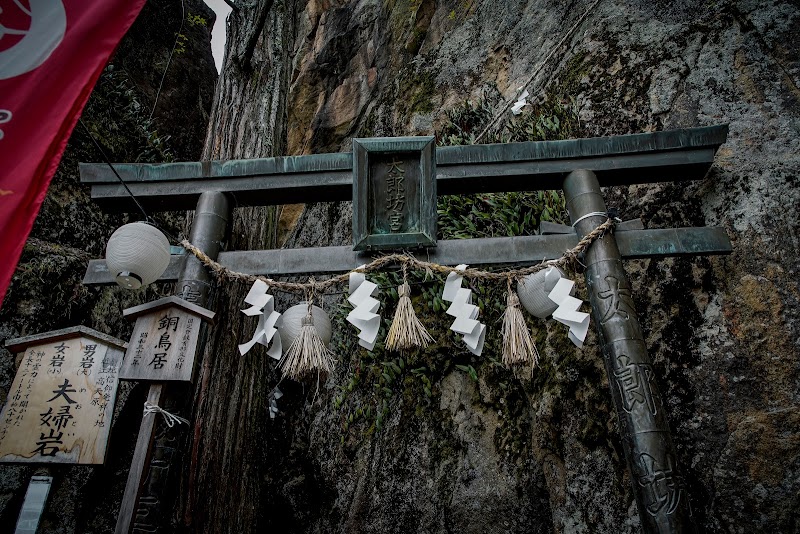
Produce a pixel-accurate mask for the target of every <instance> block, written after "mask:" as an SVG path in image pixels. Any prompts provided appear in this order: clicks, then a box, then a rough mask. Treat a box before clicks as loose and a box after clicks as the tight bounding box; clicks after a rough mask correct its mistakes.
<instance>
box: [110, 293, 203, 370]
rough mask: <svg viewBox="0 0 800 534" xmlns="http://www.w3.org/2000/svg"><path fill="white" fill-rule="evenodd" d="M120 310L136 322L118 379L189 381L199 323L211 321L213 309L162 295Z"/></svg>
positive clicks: (192, 367)
mask: <svg viewBox="0 0 800 534" xmlns="http://www.w3.org/2000/svg"><path fill="white" fill-rule="evenodd" d="M123 314H124V315H125V317H127V318H128V319H136V324H135V325H134V327H133V334H132V335H131V341H130V344H129V345H128V351H127V352H126V353H125V359H124V361H123V363H122V369H120V372H119V377H120V379H121V380H145V381H152V382H166V381H185V382H191V381H192V370H193V369H194V358H195V353H196V352H197V338H198V336H199V335H200V323H201V322H202V321H206V322H208V323H211V322H213V319H214V313H213V312H210V311H208V310H206V309H205V308H202V307H200V306H198V305H196V304H192V303H191V302H188V301H186V300H183V299H181V298H178V297H166V298H163V299H159V300H156V301H154V302H149V303H147V304H142V305H141V306H136V307H134V308H128V309H127V310H125V311H124V312H123Z"/></svg>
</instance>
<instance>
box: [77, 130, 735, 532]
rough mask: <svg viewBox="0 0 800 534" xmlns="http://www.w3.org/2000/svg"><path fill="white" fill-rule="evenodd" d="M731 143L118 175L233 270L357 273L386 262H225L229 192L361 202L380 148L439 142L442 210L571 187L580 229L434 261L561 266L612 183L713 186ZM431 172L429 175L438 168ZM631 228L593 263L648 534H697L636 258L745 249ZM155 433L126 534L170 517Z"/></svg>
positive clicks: (628, 143)
mask: <svg viewBox="0 0 800 534" xmlns="http://www.w3.org/2000/svg"><path fill="white" fill-rule="evenodd" d="M727 133H728V128H727V126H726V125H724V126H713V127H704V128H692V129H685V130H675V131H667V132H656V133H647V134H635V135H623V136H616V137H606V138H592V139H576V140H567V141H544V142H526V143H506V144H495V145H470V146H458V147H440V148H436V149H435V150H434V149H433V148H432V138H419V137H417V138H380V139H371V140H366V139H365V140H357V141H356V142H354V154H355V155H354V154H348V153H338V154H320V155H312V156H288V157H279V158H264V159H254V160H233V161H213V162H209V161H206V162H195V163H168V164H152V165H149V164H119V165H115V166H114V168H115V169H116V171H117V173H118V174H119V176H120V177H121V179H122V180H124V181H125V182H126V184H127V187H128V188H129V189H130V191H131V192H132V193H133V195H135V196H136V198H137V199H138V201H139V202H140V203H141V204H142V205H143V206H144V207H145V209H148V210H152V211H158V210H162V211H163V210H178V209H192V208H193V207H195V205H196V217H195V220H194V223H193V227H192V230H191V235H190V240H191V241H192V242H193V243H194V244H195V245H196V246H198V247H199V248H200V249H201V250H203V251H205V252H206V253H207V254H208V255H209V256H210V257H212V258H213V259H217V260H218V261H219V262H220V263H221V264H222V265H223V266H225V267H228V268H230V269H232V270H236V271H240V272H245V273H249V274H256V275H267V276H273V277H274V276H278V275H289V274H300V273H332V272H346V271H349V270H351V269H353V268H355V267H357V266H358V265H361V264H363V263H365V261H368V260H369V258H370V257H371V256H372V254H371V253H370V252H358V251H354V250H353V247H350V246H343V247H325V248H306V249H280V250H261V251H225V252H221V251H220V249H221V241H222V239H223V236H224V234H225V228H226V224H227V221H228V220H229V218H230V209H231V208H230V203H229V201H228V195H233V196H235V197H237V198H239V199H242V200H244V199H246V203H247V205H274V204H290V203H307V202H319V201H323V202H330V201H344V200H351V199H354V189H355V190H356V192H357V190H358V188H359V187H363V186H359V185H358V184H359V183H362V182H361V181H360V180H359V176H356V175H358V174H359V173H363V172H364V171H363V167H362V166H360V163H359V157H361V156H359V150H360V149H359V148H358V147H360V146H362V145H368V146H369V147H370V148H369V150H370V151H371V152H373V153H376V154H382V153H387V154H392V153H397V152H398V151H404V150H405V151H408V150H417V149H418V148H420V147H421V146H423V145H425V146H428V147H430V148H429V149H428V150H429V152H430V154H429V156H428V163H427V165H428V167H427V168H428V169H429V172H430V174H431V177H430V179H431V180H433V184H434V186H433V192H432V195H431V196H432V199H433V202H434V203H435V199H436V191H437V189H438V194H441V195H453V194H466V193H478V192H501V191H525V190H543V189H558V188H563V190H564V193H565V195H566V202H567V208H568V210H569V215H570V219H571V220H572V223H573V227H574V228H573V227H562V226H560V225H546V226H547V228H545V227H543V228H542V234H552V235H536V236H522V237H510V238H488V239H464V240H450V241H439V242H438V244H437V245H436V247H435V248H428V249H426V250H425V251H424V253H425V256H426V259H429V261H435V262H437V263H440V264H449V265H455V264H460V263H467V264H487V263H491V264H510V265H519V266H522V265H532V264H535V263H539V262H541V261H543V260H547V259H554V258H557V257H560V256H561V255H562V253H563V251H564V250H566V249H568V248H571V247H573V246H575V245H576V244H577V242H578V240H579V239H580V238H581V237H583V236H584V235H586V234H587V233H588V232H590V231H591V230H592V229H593V228H594V227H596V226H597V225H598V224H599V223H600V222H602V221H604V220H605V218H606V215H605V214H606V212H607V209H606V205H605V202H604V201H603V197H602V195H601V190H600V188H601V186H602V187H605V186H612V185H628V184H634V183H651V182H660V181H683V180H700V179H703V178H704V177H705V176H706V173H707V172H708V170H709V168H710V167H711V165H712V163H713V161H714V155H715V153H716V151H717V149H718V148H719V146H720V145H721V144H722V143H724V142H725V140H726V138H727ZM426 143H427V145H426ZM423 151H424V149H423ZM362 156H363V154H362ZM422 161H423V163H424V161H425V160H424V158H423V160H422ZM420 168H421V169H422V171H421V172H422V174H424V173H425V164H422V165H420ZM80 172H81V180H82V181H83V182H84V183H87V184H90V185H91V186H92V198H93V199H94V200H95V201H96V202H98V203H99V204H100V205H101V206H102V207H104V208H106V209H109V210H114V211H133V210H134V209H135V204H134V202H133V200H132V199H131V198H130V195H129V193H128V192H127V191H126V189H125V188H124V186H123V185H122V184H121V183H120V178H118V177H117V176H115V173H114V172H112V169H109V167H108V166H107V165H105V164H83V163H82V164H81V165H80ZM429 193H430V191H429ZM434 213H435V212H434ZM365 217H366V215H365V214H364V213H359V212H357V211H355V210H354V219H356V224H355V225H354V227H356V226H357V227H358V228H359V229H360V228H363V226H364V224H363V218H365ZM359 218H362V220H361V221H359ZM359 224H360V226H359ZM545 230H547V231H545ZM618 230H620V231H618V232H617V233H615V234H607V235H605V236H604V237H602V238H601V239H599V240H598V241H596V242H595V243H594V244H593V245H592V246H591V247H590V249H589V250H588V251H587V253H586V254H585V257H584V259H583V262H584V264H585V265H586V267H587V269H586V281H587V286H588V291H589V299H590V302H591V307H592V315H593V316H594V321H595V324H596V325H597V327H598V330H599V332H600V342H601V347H602V350H603V355H604V358H605V363H606V370H607V373H608V378H609V383H610V387H611V394H612V397H613V400H614V406H615V408H616V412H617V415H618V417H619V420H620V427H621V428H620V431H621V437H622V443H623V447H624V450H625V457H626V460H627V465H628V469H629V470H630V473H631V479H632V482H633V493H634V496H635V498H636V503H637V506H638V510H639V516H640V518H641V524H642V529H643V531H644V532H647V533H656V532H657V533H679V532H692V531H694V530H695V525H694V520H693V518H692V516H691V509H690V506H689V500H688V495H687V494H686V490H685V485H684V481H683V478H682V476H681V474H680V468H679V467H678V465H677V461H676V458H677V455H676V453H675V448H674V445H673V443H672V438H671V435H670V432H669V425H668V423H667V417H666V414H665V408H664V404H663V401H662V398H661V395H660V394H659V391H658V386H657V384H656V382H655V379H654V370H653V366H652V363H651V361H650V358H649V356H648V355H647V348H646V346H645V342H644V338H643V334H642V330H641V327H640V325H639V322H638V319H637V317H636V313H635V311H634V308H633V301H632V296H631V286H630V283H629V281H628V279H627V277H626V275H625V271H624V269H623V267H622V259H623V258H645V257H649V258H652V257H666V256H691V255H701V254H728V253H730V252H731V243H730V240H729V239H728V236H727V234H726V233H725V231H724V230H723V229H722V228H720V227H710V228H706V227H701V228H679V229H666V230H664V229H660V230H644V229H642V228H641V225H636V224H635V223H634V224H625V223H623V225H622V226H621V227H620V228H618ZM621 230H625V231H621ZM359 233H360V230H359ZM390 237H392V236H390ZM434 238H435V235H434ZM160 281H162V282H168V281H177V282H178V285H177V293H178V295H180V296H182V297H183V298H184V299H186V300H189V301H191V302H194V303H196V304H200V305H206V304H207V302H208V295H209V291H208V290H209V287H210V286H209V276H208V273H206V272H205V270H204V268H203V266H202V265H201V264H200V262H199V261H198V260H197V259H196V258H194V257H193V256H187V255H175V256H173V257H172V259H171V262H170V266H169V268H168V269H167V271H166V272H165V273H164V275H163V276H162V277H161V279H160ZM84 283H86V284H90V285H96V284H112V283H113V277H112V276H111V273H109V272H108V269H107V268H106V265H105V262H104V261H103V260H93V261H91V262H90V264H89V267H88V269H87V272H86V277H85V279H84ZM163 390H164V387H163V386H162V385H161V384H155V385H152V386H151V388H150V395H149V399H150V402H153V403H158V400H159V399H160V398H161V395H162V392H163ZM153 427H154V418H145V419H144V420H143V422H142V428H141V430H140V434H139V439H138V441H137V445H136V452H135V454H134V460H133V462H132V466H131V471H130V474H129V478H128V485H127V487H126V492H125V496H124V498H123V505H122V509H121V511H120V517H119V519H118V524H117V532H118V533H127V532H129V531H130V530H131V527H132V523H134V522H135V524H134V525H133V528H134V530H136V529H137V528H142V529H144V528H147V527H149V526H151V525H150V524H149V523H148V518H149V517H153V516H154V514H153V513H151V512H153V511H154V510H152V507H153V506H158V496H157V495H155V496H154V495H152V494H147V495H142V491H144V492H145V493H148V492H149V493H152V492H153V491H156V492H157V491H158V490H157V488H153V487H152V486H153V484H152V480H151V484H149V489H143V488H144V486H145V479H146V478H147V477H148V476H149V477H150V478H151V479H152V478H153V469H154V468H155V467H156V465H155V462H153V463H152V464H151V463H150V454H151V451H152V445H153V429H154V428H153ZM155 512H156V514H155V515H156V516H157V515H158V514H157V510H155ZM134 515H135V517H136V519H134Z"/></svg>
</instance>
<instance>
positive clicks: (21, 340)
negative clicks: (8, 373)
mask: <svg viewBox="0 0 800 534" xmlns="http://www.w3.org/2000/svg"><path fill="white" fill-rule="evenodd" d="M106 272H108V269H106ZM81 336H84V337H90V338H92V339H96V340H97V341H100V342H101V343H105V344H106V345H108V346H110V347H116V348H118V349H120V350H123V351H124V350H125V348H126V347H127V346H128V344H127V343H125V342H124V341H122V340H121V339H117V338H115V337H112V336H109V335H108V334H104V333H102V332H98V331H97V330H94V329H93V328H89V327H88V326H83V325H78V326H70V327H68V328H62V329H61V330H53V331H51V332H44V333H42V334H33V335H30V336H25V337H18V338H16V339H8V340H6V348H7V349H8V351H9V352H14V353H19V352H25V349H27V348H28V347H30V346H31V345H37V344H39V343H45V342H46V343H55V342H57V341H61V340H62V339H71V338H74V337H81Z"/></svg>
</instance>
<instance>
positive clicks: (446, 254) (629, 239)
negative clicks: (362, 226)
mask: <svg viewBox="0 0 800 534" xmlns="http://www.w3.org/2000/svg"><path fill="white" fill-rule="evenodd" d="M632 225H633V226H635V225H636V224H635V223H632ZM617 243H618V245H619V248H620V253H621V254H622V257H623V258H626V259H633V258H644V257H650V258H654V257H667V256H685V255H700V254H707V255H709V254H710V255H713V254H730V253H731V251H732V250H733V249H732V246H731V242H730V239H729V238H728V234H727V233H726V232H725V229H724V228H722V227H699V228H676V229H672V228H668V229H656V230H628V231H622V232H618V233H617ZM577 244H578V238H577V237H576V236H575V235H574V234H571V235H570V234H556V235H544V236H542V235H535V236H518V237H494V238H483V239H453V240H446V241H439V243H438V246H437V247H436V248H429V249H425V250H424V251H422V252H413V251H412V252H413V253H414V254H415V255H416V256H417V257H419V258H420V259H424V260H426V261H433V262H436V263H440V264H442V265H458V264H459V263H467V264H470V265H515V266H525V265H533V264H536V263H539V262H541V261H543V260H551V259H555V258H559V257H561V255H562V254H563V253H564V251H565V250H567V249H569V248H572V247H574V246H575V245H577ZM374 257H376V256H375V255H373V254H368V253H359V252H354V251H353V249H352V247H351V246H340V247H318V248H295V249H275V250H250V251H233V252H221V253H220V255H219V262H220V263H221V264H222V265H224V266H225V267H228V268H229V269H232V270H234V271H238V272H244V273H247V274H255V275H265V276H281V275H292V274H302V273H309V274H311V273H314V274H324V273H340V272H347V271H349V270H351V269H354V268H356V267H358V266H359V265H362V264H364V263H368V262H369V261H371V259H372V258H374ZM104 265H105V261H104V260H91V261H90V263H89V267H88V268H87V270H86V276H85V278H84V280H83V283H84V284H86V285H109V284H113V283H114V280H113V278H112V277H111V275H110V273H108V269H107V268H105V267H104ZM174 280H175V279H174V278H167V277H166V275H165V276H163V277H162V278H160V279H159V281H161V282H171V281H174Z"/></svg>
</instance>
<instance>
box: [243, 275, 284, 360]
mask: <svg viewBox="0 0 800 534" xmlns="http://www.w3.org/2000/svg"><path fill="white" fill-rule="evenodd" d="M268 289H269V286H268V285H267V284H266V282H264V281H263V280H256V281H255V282H253V287H251V288H250V292H249V293H247V296H246V297H245V298H244V301H245V303H246V304H250V307H249V308H247V309H246V310H242V313H244V314H245V315H249V316H251V317H252V316H253V315H259V318H258V326H257V327H256V332H255V334H253V339H251V340H250V341H248V342H247V343H243V344H242V345H239V353H240V354H241V355H242V356H244V355H245V354H247V353H248V352H249V351H250V349H252V348H253V347H254V346H255V344H256V343H260V344H262V345H264V346H265V347H268V346H269V343H270V341H272V346H271V347H269V350H268V351H267V354H268V355H269V356H270V357H271V358H274V359H276V360H279V359H280V358H281V353H282V352H283V347H282V346H281V336H276V335H275V334H277V333H278V330H277V328H276V326H277V325H278V321H279V320H280V318H281V314H280V313H278V312H276V311H275V299H274V298H273V297H272V295H268V294H267V290H268Z"/></svg>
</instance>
